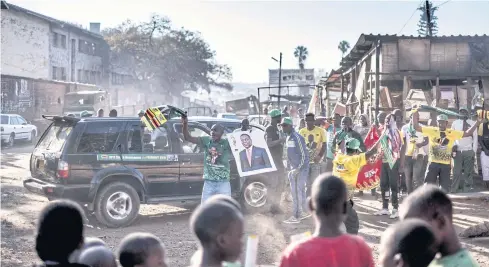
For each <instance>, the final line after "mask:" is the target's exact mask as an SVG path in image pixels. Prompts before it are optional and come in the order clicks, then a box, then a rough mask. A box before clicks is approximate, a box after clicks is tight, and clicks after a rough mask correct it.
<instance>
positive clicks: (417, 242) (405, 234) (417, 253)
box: [380, 218, 438, 267]
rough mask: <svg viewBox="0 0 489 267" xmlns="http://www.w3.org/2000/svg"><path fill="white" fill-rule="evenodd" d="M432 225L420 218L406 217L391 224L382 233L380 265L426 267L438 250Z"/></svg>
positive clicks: (389, 266)
mask: <svg viewBox="0 0 489 267" xmlns="http://www.w3.org/2000/svg"><path fill="white" fill-rule="evenodd" d="M437 248H438V242H437V240H436V236H435V234H434V232H433V230H432V227H431V226H430V225H429V224H428V223H427V222H425V221H423V220H421V219H414V218H413V219H406V220H403V221H401V222H397V223H396V224H394V225H391V226H390V227H389V228H387V230H386V231H385V232H384V234H383V235H382V239H381V242H380V262H381V266H382V267H427V266H428V265H429V264H430V263H431V261H432V260H433V258H434V257H435V255H436V253H437V252H438V250H437Z"/></svg>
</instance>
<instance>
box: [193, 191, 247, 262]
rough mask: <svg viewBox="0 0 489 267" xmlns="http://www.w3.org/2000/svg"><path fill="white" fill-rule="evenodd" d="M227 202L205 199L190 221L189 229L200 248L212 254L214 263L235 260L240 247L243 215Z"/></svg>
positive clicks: (231, 202)
mask: <svg viewBox="0 0 489 267" xmlns="http://www.w3.org/2000/svg"><path fill="white" fill-rule="evenodd" d="M237 207H239V206H236V204H235V203H234V202H233V201H230V200H229V199H227V200H225V199H222V198H220V199H214V200H210V201H209V200H208V201H206V202H205V203H204V204H202V205H200V206H199V207H198V208H197V209H196V210H195V211H194V212H193V214H192V217H191V218H190V227H191V229H192V231H193V232H194V234H195V235H196V236H197V238H198V239H199V241H200V244H201V249H202V250H204V251H206V252H207V253H213V254H215V255H216V258H215V259H214V260H215V261H221V262H223V261H226V262H234V261H236V260H237V259H238V258H239V256H240V254H241V250H242V248H243V244H242V237H243V235H244V219H243V214H242V213H241V211H239V209H238V208H237Z"/></svg>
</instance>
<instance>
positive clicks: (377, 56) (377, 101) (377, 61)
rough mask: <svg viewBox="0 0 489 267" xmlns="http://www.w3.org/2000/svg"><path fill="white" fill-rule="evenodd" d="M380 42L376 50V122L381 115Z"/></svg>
mask: <svg viewBox="0 0 489 267" xmlns="http://www.w3.org/2000/svg"><path fill="white" fill-rule="evenodd" d="M379 73H380V41H379V44H378V45H377V48H376V49H375V120H377V116H378V115H379V104H380V74H379Z"/></svg>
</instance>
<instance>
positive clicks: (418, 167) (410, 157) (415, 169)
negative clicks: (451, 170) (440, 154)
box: [401, 121, 428, 194]
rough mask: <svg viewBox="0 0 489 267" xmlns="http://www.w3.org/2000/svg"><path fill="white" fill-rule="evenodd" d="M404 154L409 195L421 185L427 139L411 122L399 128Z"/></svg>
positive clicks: (425, 160) (426, 157) (425, 165)
mask: <svg viewBox="0 0 489 267" xmlns="http://www.w3.org/2000/svg"><path fill="white" fill-rule="evenodd" d="M401 132H402V136H403V138H404V144H405V145H406V154H405V157H404V164H403V165H404V170H401V171H403V172H404V175H405V177H406V187H407V193H408V194H409V193H411V192H412V191H414V190H415V189H416V188H418V187H419V186H421V185H422V184H423V180H424V174H425V172H426V167H427V165H428V156H427V155H428V138H427V137H425V136H423V134H422V133H420V132H417V131H416V130H414V128H413V127H412V121H410V122H409V123H408V124H406V125H404V126H403V127H402V128H401Z"/></svg>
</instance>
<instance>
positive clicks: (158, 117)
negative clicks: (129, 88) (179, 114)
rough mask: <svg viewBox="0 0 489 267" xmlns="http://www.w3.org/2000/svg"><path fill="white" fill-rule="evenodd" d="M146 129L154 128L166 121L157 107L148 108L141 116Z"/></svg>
mask: <svg viewBox="0 0 489 267" xmlns="http://www.w3.org/2000/svg"><path fill="white" fill-rule="evenodd" d="M141 121H142V122H143V123H144V125H145V126H146V127H148V129H151V130H154V129H156V128H158V127H160V126H161V125H163V124H165V123H166V118H165V116H164V115H163V113H162V112H161V111H160V109H159V108H148V109H147V110H146V112H145V113H144V116H143V117H142V118H141Z"/></svg>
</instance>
